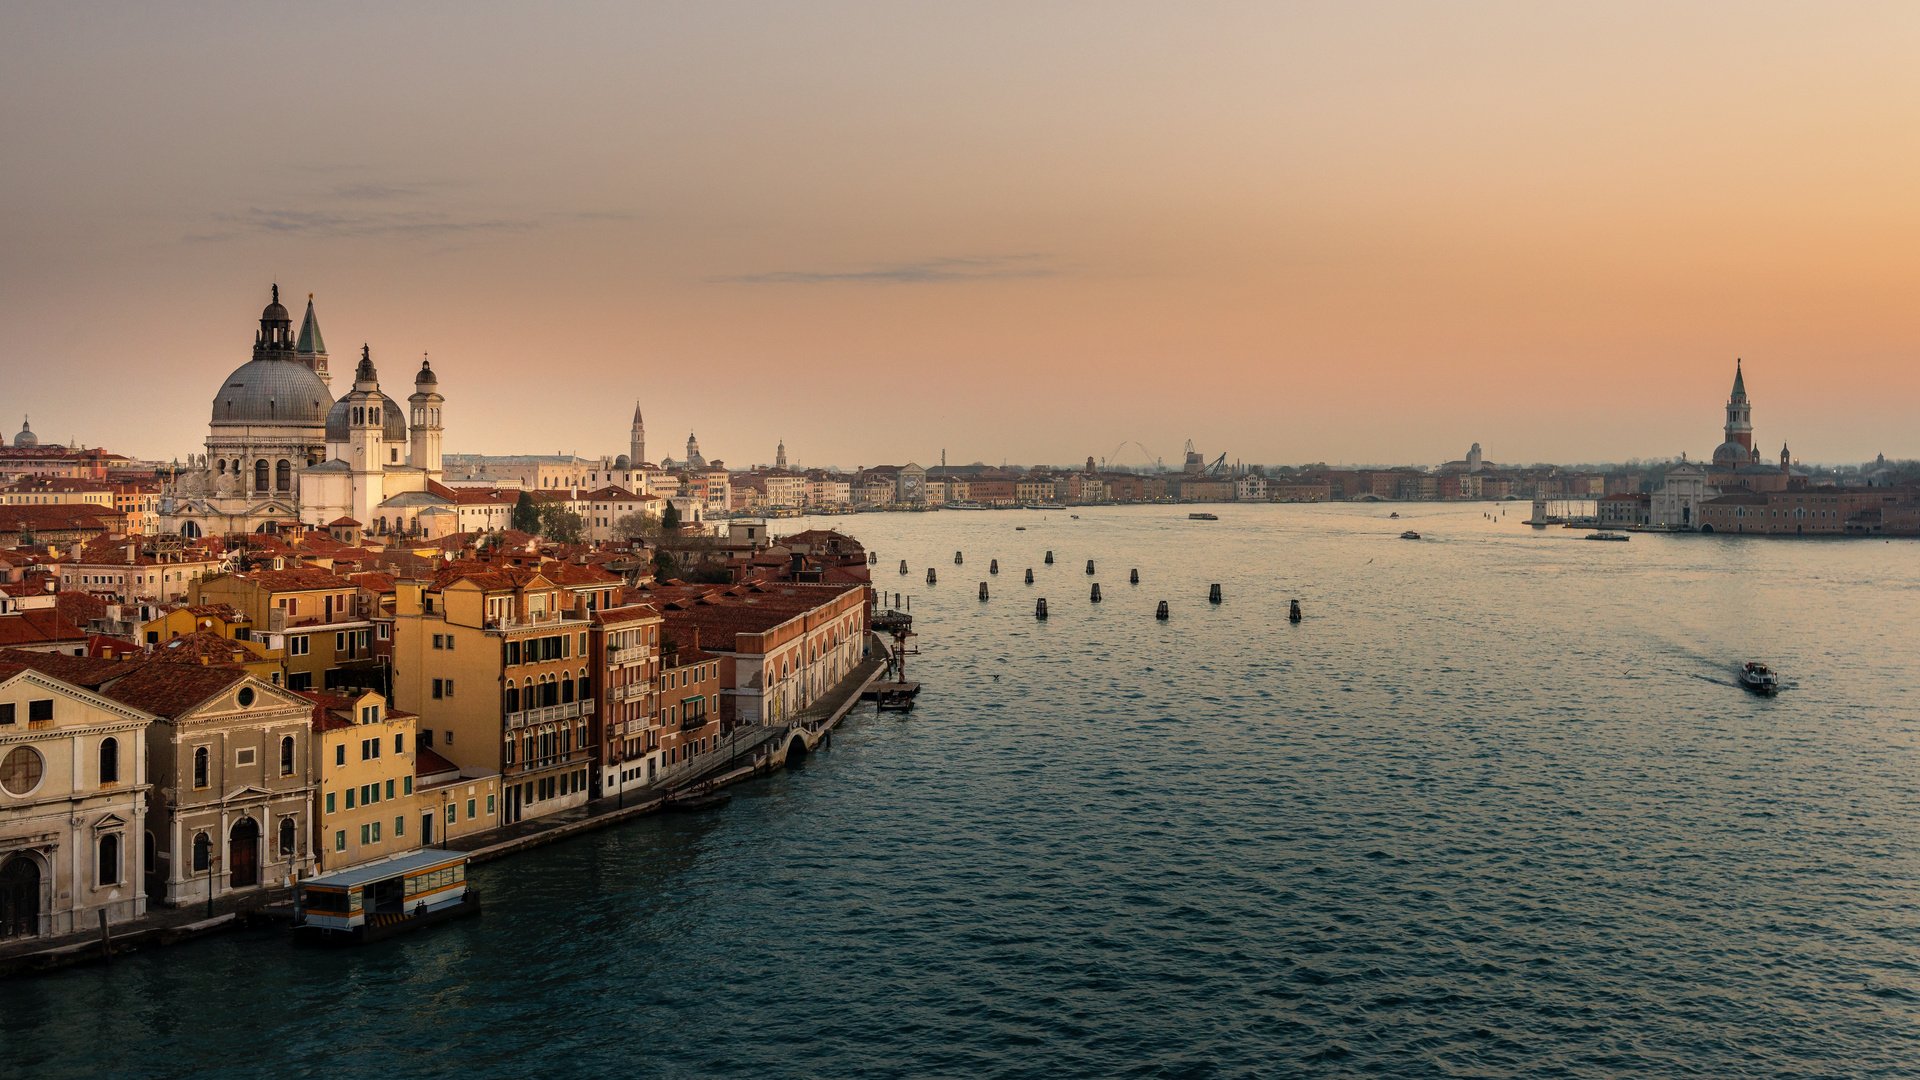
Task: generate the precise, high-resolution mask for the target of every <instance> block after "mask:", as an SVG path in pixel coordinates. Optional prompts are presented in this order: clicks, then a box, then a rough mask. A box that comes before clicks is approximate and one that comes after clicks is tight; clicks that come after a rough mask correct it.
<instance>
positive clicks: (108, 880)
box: [93, 833, 120, 885]
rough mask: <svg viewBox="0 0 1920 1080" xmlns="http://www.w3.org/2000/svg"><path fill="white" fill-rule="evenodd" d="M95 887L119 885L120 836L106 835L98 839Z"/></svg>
mask: <svg viewBox="0 0 1920 1080" xmlns="http://www.w3.org/2000/svg"><path fill="white" fill-rule="evenodd" d="M93 883H94V884H95V885H118V884H120V834H119V833H108V834H107V835H105V836H103V837H101V838H100V861H99V865H97V866H96V867H95V868H94V876H93Z"/></svg>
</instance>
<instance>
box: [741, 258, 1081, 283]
mask: <svg viewBox="0 0 1920 1080" xmlns="http://www.w3.org/2000/svg"><path fill="white" fill-rule="evenodd" d="M1046 259H1047V256H1045V255H1038V254H1035V255H987V256H979V257H974V258H951V257H941V258H933V259H922V260H920V261H918V262H904V263H882V264H879V265H877V266H869V267H867V268H865V269H861V270H771V271H767V272H765V273H759V274H729V275H726V276H723V277H717V278H714V279H712V280H714V281H718V282H726V283H729V284H737V285H820V284H826V283H830V282H836V281H852V282H878V283H881V284H896V285H921V284H930V283H939V282H950V281H984V280H991V279H999V278H1042V277H1052V276H1053V275H1054V272H1055V271H1054V270H1053V268H1052V267H1050V266H1047V265H1045V260H1046Z"/></svg>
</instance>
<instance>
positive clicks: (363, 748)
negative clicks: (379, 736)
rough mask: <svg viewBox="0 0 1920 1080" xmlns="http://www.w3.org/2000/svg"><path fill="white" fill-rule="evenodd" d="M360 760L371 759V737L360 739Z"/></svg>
mask: <svg viewBox="0 0 1920 1080" xmlns="http://www.w3.org/2000/svg"><path fill="white" fill-rule="evenodd" d="M360 760H361V761H372V760H373V740H372V739H361V740H360Z"/></svg>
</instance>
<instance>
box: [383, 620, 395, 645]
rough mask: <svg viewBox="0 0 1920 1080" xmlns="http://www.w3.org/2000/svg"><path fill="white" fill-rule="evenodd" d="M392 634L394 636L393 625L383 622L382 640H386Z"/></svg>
mask: <svg viewBox="0 0 1920 1080" xmlns="http://www.w3.org/2000/svg"><path fill="white" fill-rule="evenodd" d="M392 636H393V627H391V626H389V625H387V624H386V623H381V624H380V640H381V641H386V640H387V639H389V638H391V637H392Z"/></svg>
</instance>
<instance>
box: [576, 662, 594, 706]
mask: <svg viewBox="0 0 1920 1080" xmlns="http://www.w3.org/2000/svg"><path fill="white" fill-rule="evenodd" d="M579 692H580V700H581V701H585V700H587V699H588V698H590V697H592V696H593V680H592V679H590V678H588V677H587V669H586V668H581V669H580V691H579Z"/></svg>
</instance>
